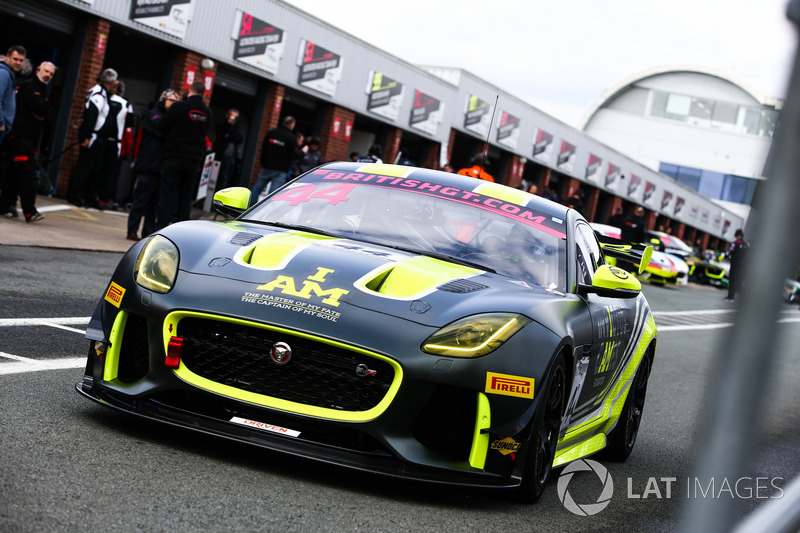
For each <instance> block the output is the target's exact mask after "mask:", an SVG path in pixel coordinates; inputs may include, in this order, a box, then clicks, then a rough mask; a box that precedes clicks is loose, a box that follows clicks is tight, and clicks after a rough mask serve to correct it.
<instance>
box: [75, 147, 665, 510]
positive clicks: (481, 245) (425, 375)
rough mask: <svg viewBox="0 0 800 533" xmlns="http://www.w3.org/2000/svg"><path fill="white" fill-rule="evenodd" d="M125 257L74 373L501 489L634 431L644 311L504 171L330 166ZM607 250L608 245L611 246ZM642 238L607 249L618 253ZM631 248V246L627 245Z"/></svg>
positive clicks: (85, 391) (348, 461) (203, 416)
mask: <svg viewBox="0 0 800 533" xmlns="http://www.w3.org/2000/svg"><path fill="white" fill-rule="evenodd" d="M248 198H249V191H248V190H247V189H241V188H233V189H225V190H222V191H220V192H218V193H217V194H216V195H215V199H214V202H215V206H216V208H217V210H218V211H220V212H222V213H225V214H227V215H234V216H236V218H235V220H225V221H208V220H203V221H188V222H182V223H179V224H174V225H172V226H169V227H167V228H165V229H164V230H162V231H160V232H159V233H157V234H154V235H152V236H150V237H149V238H148V239H145V240H143V241H141V242H139V243H137V244H136V245H134V246H133V247H132V248H131V249H130V250H129V251H128V252H127V253H126V254H125V256H124V257H123V259H122V260H121V262H120V264H119V266H118V267H117V269H116V271H115V272H114V274H113V276H112V277H111V280H110V282H109V285H108V288H107V290H106V292H105V295H104V296H103V298H102V299H101V301H100V302H99V304H98V306H97V309H96V310H95V312H94V315H93V316H92V319H91V322H90V324H89V327H88V330H87V334H86V336H87V338H88V339H89V340H90V343H89V354H88V361H87V365H86V373H85V376H84V378H83V379H82V381H81V382H80V383H78V384H77V390H78V391H79V392H80V393H81V394H82V395H84V396H86V397H87V398H89V399H92V400H94V401H96V402H98V403H100V404H102V405H105V406H109V407H113V408H115V409H119V410H121V411H125V412H128V413H131V414H134V415H137V416H141V417H145V418H148V419H152V420H157V421H161V422H165V423H168V424H173V425H177V426H181V427H184V428H188V429H191V430H195V431H199V432H202V433H206V434H211V435H216V436H220V437H225V438H228V439H233V440H236V441H241V442H246V443H250V444H254V445H259V446H263V447H265V448H269V449H272V450H277V451H280V452H284V453H289V454H293V455H298V456H303V457H307V458H310V459H315V460H319V461H324V462H327V463H333V464H337V465H342V466H345V467H350V468H354V469H359V470H365V471H370V472H375V473H378V474H384V475H388V476H396V477H403V478H409V479H414V480H421V481H428V482H436V483H445V484H464V485H470V486H480V487H518V488H519V489H520V490H519V494H520V495H521V496H522V497H523V498H524V499H526V500H535V499H536V498H538V497H539V495H540V494H541V492H542V489H543V487H544V485H545V483H546V482H547V479H548V475H549V474H550V471H551V468H552V467H553V466H558V465H564V464H566V463H568V462H570V461H573V460H575V459H578V458H581V457H585V456H587V455H590V454H593V453H595V452H600V451H603V452H605V454H606V455H607V456H608V457H609V458H612V459H616V460H622V459H625V458H626V457H627V456H628V454H630V453H631V450H632V449H633V446H634V442H635V440H636V435H637V432H638V429H639V422H640V419H641V416H642V406H643V404H644V399H645V392H646V388H647V379H648V375H649V372H650V368H651V365H652V362H653V357H654V355H655V348H656V327H655V323H654V321H653V317H652V314H651V312H650V309H649V307H648V304H647V301H646V300H645V297H644V296H643V295H642V294H641V291H640V285H639V282H638V281H637V280H636V278H635V277H634V276H633V275H631V274H629V273H628V272H626V271H624V270H622V269H619V268H616V267H612V266H609V265H607V264H606V261H605V256H604V252H603V251H602V250H601V247H600V246H599V244H598V241H597V239H596V238H595V234H594V232H593V231H592V229H591V228H590V227H589V225H588V224H587V223H586V221H585V220H584V219H583V218H582V217H581V215H580V214H578V212H576V211H574V210H570V209H567V208H565V207H563V206H561V205H559V204H556V203H553V202H549V201H547V200H544V199H542V198H540V197H538V196H534V195H531V194H528V193H525V192H522V191H519V190H516V189H511V188H508V187H505V186H503V185H499V184H494V183H488V182H485V181H481V180H475V179H472V178H467V177H463V176H458V175H455V174H448V173H443V172H437V171H432V170H425V169H418V168H411V167H406V166H393V165H376V164H359V163H332V164H328V165H325V166H322V167H320V168H317V169H315V170H312V171H309V172H308V173H306V174H304V175H303V176H300V177H299V178H297V179H295V180H294V181H292V182H290V183H288V184H286V185H285V186H284V187H283V188H281V189H279V190H277V191H275V192H273V193H272V194H271V195H270V196H269V197H268V198H267V199H266V200H264V201H263V202H261V203H259V204H258V205H256V206H254V207H252V208H250V209H247V203H248ZM612 248H613V247H612ZM647 250H650V248H647V249H638V248H635V247H634V248H631V247H618V248H613V249H611V250H610V253H614V254H617V255H622V256H630V255H633V256H638V257H639V259H641V258H642V254H646V251H647ZM640 262H643V263H644V264H646V263H647V259H646V258H645V259H644V260H643V261H640Z"/></svg>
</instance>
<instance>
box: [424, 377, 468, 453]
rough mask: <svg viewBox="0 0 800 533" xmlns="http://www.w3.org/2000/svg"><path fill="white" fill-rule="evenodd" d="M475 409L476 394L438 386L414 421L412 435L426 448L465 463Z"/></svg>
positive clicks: (465, 390) (460, 389) (457, 388)
mask: <svg viewBox="0 0 800 533" xmlns="http://www.w3.org/2000/svg"><path fill="white" fill-rule="evenodd" d="M477 408H478V399H477V397H476V395H475V391H472V390H468V389H462V388H459V387H446V386H440V387H437V388H436V391H435V392H434V393H433V394H432V395H431V397H430V398H429V399H428V402H427V403H426V404H425V407H424V408H423V409H422V412H421V413H420V414H419V417H418V418H417V420H416V421H415V422H414V427H413V429H412V434H413V436H414V438H415V439H417V440H418V441H419V442H420V443H421V444H423V445H425V446H427V447H428V448H431V449H433V450H436V451H438V452H442V453H446V454H448V455H450V456H451V457H452V458H453V459H455V460H458V461H466V460H467V459H468V458H469V451H470V447H471V446H472V433H473V430H474V427H475V415H476V411H477Z"/></svg>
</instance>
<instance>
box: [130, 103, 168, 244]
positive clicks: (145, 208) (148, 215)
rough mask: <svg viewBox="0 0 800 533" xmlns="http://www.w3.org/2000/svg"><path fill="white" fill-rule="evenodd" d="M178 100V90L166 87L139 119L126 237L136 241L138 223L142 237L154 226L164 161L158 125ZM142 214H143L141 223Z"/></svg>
mask: <svg viewBox="0 0 800 533" xmlns="http://www.w3.org/2000/svg"><path fill="white" fill-rule="evenodd" d="M179 100H180V97H179V96H178V93H176V92H175V91H173V90H172V89H167V90H166V91H164V92H163V93H161V98H159V100H158V103H156V105H155V107H154V108H153V109H151V110H150V111H148V112H147V115H145V117H144V119H143V120H142V128H141V132H142V139H141V141H140V142H139V150H138V152H137V155H136V166H135V167H134V170H135V171H136V182H135V183H134V186H133V202H132V203H131V212H130V214H129V215H128V236H127V239H128V240H131V241H138V240H139V224H140V223H141V224H142V237H147V236H148V235H150V234H151V233H153V232H154V231H155V229H156V209H157V208H158V187H159V184H160V182H161V165H162V163H163V161H164V133H163V132H162V131H161V129H160V127H159V126H160V124H161V118H162V117H163V116H164V115H165V114H166V112H167V110H168V109H169V108H170V107H171V106H172V104H174V103H175V102H178V101H179ZM142 217H144V222H143V223H142Z"/></svg>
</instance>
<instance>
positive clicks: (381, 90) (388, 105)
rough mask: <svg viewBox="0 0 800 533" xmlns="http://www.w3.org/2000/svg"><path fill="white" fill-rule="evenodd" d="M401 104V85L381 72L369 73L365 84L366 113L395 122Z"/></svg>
mask: <svg viewBox="0 0 800 533" xmlns="http://www.w3.org/2000/svg"><path fill="white" fill-rule="evenodd" d="M402 103H403V84H402V83H400V82H399V81H397V80H394V79H392V78H390V77H389V76H386V75H385V74H383V73H381V72H376V71H374V70H373V71H370V73H369V80H368V82H367V111H369V112H371V113H375V114H376V115H381V116H384V117H386V118H388V119H391V120H397V117H398V115H399V114H400V105H401V104H402Z"/></svg>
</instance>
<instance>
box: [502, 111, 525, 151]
mask: <svg viewBox="0 0 800 533" xmlns="http://www.w3.org/2000/svg"><path fill="white" fill-rule="evenodd" d="M519 122H520V121H519V117H515V116H514V115H512V114H511V113H507V112H505V111H503V113H502V114H501V115H500V125H499V126H498V127H497V142H498V143H500V144H504V145H506V146H508V147H509V148H514V149H516V147H517V143H518V142H519Z"/></svg>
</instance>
